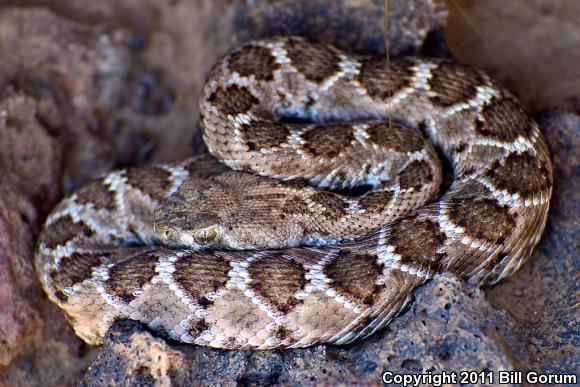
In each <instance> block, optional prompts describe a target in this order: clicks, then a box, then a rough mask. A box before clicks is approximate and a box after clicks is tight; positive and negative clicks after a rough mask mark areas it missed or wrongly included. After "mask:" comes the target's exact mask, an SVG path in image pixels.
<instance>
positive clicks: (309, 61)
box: [285, 39, 340, 83]
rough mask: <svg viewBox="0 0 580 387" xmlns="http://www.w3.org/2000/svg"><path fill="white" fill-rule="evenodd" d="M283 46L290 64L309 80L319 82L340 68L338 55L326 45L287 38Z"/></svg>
mask: <svg viewBox="0 0 580 387" xmlns="http://www.w3.org/2000/svg"><path fill="white" fill-rule="evenodd" d="M285 48H286V51H287V52H288V57H290V59H291V60H292V65H293V66H294V67H295V68H296V69H297V70H298V71H299V72H300V74H302V75H303V76H304V77H305V78H306V79H308V80H310V81H313V82H316V83H320V82H322V81H324V80H325V79H327V78H329V77H331V76H332V75H334V74H336V73H337V72H338V71H339V70H340V67H339V65H338V63H339V57H338V55H337V54H336V52H334V51H333V50H332V49H328V46H326V45H323V44H317V43H310V42H309V43H306V42H304V41H303V40H302V39H289V40H288V42H287V44H286V46H285Z"/></svg>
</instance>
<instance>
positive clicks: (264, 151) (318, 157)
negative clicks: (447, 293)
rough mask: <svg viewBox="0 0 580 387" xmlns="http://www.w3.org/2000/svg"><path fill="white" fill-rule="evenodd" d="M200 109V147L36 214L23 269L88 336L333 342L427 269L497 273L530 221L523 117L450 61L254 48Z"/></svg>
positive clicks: (485, 82)
mask: <svg viewBox="0 0 580 387" xmlns="http://www.w3.org/2000/svg"><path fill="white" fill-rule="evenodd" d="M200 107H201V124H202V130H203V137H204V140H205V142H206V144H207V146H208V148H209V150H210V153H211V155H202V156H198V157H194V158H191V159H187V160H184V161H181V162H176V163H170V164H159V165H152V166H147V167H142V168H129V169H123V170H116V171H113V172H111V173H109V174H107V175H105V176H101V177H99V178H97V179H95V180H93V181H91V182H89V183H88V184H86V185H85V186H83V187H81V188H79V189H77V190H76V191H74V192H73V193H71V194H70V195H69V196H67V197H66V198H64V199H63V200H62V201H61V203H60V204H59V205H57V207H56V208H55V209H54V210H53V212H52V213H51V214H50V215H49V216H48V218H47V220H46V223H45V225H44V228H43V230H42V232H41V235H40V237H39V243H38V248H37V253H36V267H37V271H38V273H39V276H40V279H41V282H42V284H43V287H44V289H45V291H46V293H47V294H48V296H49V298H50V299H51V300H52V301H53V302H55V303H56V304H57V305H58V306H59V307H60V308H62V309H63V310H64V312H65V313H66V315H67V317H68V319H69V321H70V322H71V323H72V325H73V326H74V329H75V331H76V333H77V334H78V335H79V336H80V337H81V338H83V339H84V340H85V341H87V342H88V343H91V344H99V343H101V342H102V340H103V336H104V334H105V332H106V331H107V329H108V328H109V327H110V326H111V324H112V323H113V322H114V321H116V320H119V319H133V320H138V321H141V322H143V323H145V324H147V325H148V326H149V327H150V328H152V329H154V330H156V331H158V332H160V333H161V334H163V335H165V336H167V337H170V338H173V339H175V340H179V341H182V342H186V343H195V344H199V345H207V346H212V347H218V348H228V349H235V348H245V349H268V348H296V347H304V346H308V345H312V344H315V343H333V344H345V343H349V342H352V341H354V340H357V339H359V338H363V337H366V336H368V335H370V334H372V333H373V332H375V331H376V330H377V329H379V328H381V327H383V326H384V325H385V324H387V323H388V322H389V321H390V320H391V319H392V318H393V317H394V316H395V315H396V314H397V313H398V312H399V311H400V310H401V309H402V308H403V307H404V305H405V304H407V303H408V302H409V301H410V300H411V299H412V292H413V290H414V289H415V288H416V287H417V286H419V285H421V284H423V283H424V282H425V281H427V280H428V279H429V278H431V277H432V276H433V275H435V274H437V273H442V272H451V273H454V274H455V275H457V276H459V277H461V278H463V279H465V280H467V281H469V282H470V283H473V284H477V285H481V284H492V283H495V282H497V281H499V280H500V279H502V278H505V277H507V276H510V275H512V274H513V273H514V272H515V271H516V270H517V269H518V268H519V267H520V266H521V265H522V263H523V262H524V261H525V260H526V259H527V257H528V256H529V255H530V253H531V251H532V250H533V248H534V246H535V245H536V244H537V243H538V241H539V239H540V236H541V234H542V231H543V229H544V227H545V224H546V219H547V216H548V207H549V200H550V196H551V192H552V165H551V162H550V158H549V154H548V150H547V147H546V144H545V142H544V139H543V137H542V135H541V133H540V130H539V128H538V125H537V124H536V123H535V122H534V120H533V119H532V118H531V117H530V116H529V115H528V114H527V113H526V112H525V111H524V109H523V108H522V106H521V105H520V103H519V102H518V101H517V99H516V98H515V97H514V96H513V95H511V94H510V93H509V92H508V91H506V90H504V89H502V88H501V87H499V86H498V85H497V84H496V83H495V82H494V81H492V80H491V79H490V78H489V77H488V76H486V75H485V74H484V73H482V72H480V71H477V70H474V69H471V68H469V67H467V66H464V65H461V64H458V63H455V62H453V61H450V60H441V59H420V58H411V57H410V58H401V59H397V60H393V61H391V63H390V71H386V63H385V61H384V60H382V59H378V58H372V57H364V56H359V55H354V54H348V53H345V52H342V51H340V50H338V49H337V48H334V47H332V46H329V45H325V44H322V43H314V42H309V41H306V40H304V39H302V38H297V37H286V38H273V39H266V40H259V41H253V42H249V43H247V44H245V45H243V46H242V47H239V48H237V49H235V50H234V51H232V52H231V53H229V54H228V55H227V56H226V57H225V58H223V59H222V60H221V61H220V62H219V63H218V64H217V65H216V66H215V67H214V69H213V71H212V72H211V74H210V76H209V79H208V80H207V83H206V84H205V86H204V88H203V90H202V94H201V98H200ZM438 154H439V155H441V156H442V158H443V159H444V160H447V161H448V164H449V165H450V169H451V175H452V178H453V180H452V182H451V183H450V185H449V184H448V187H446V188H444V189H440V185H441V181H442V180H444V179H443V177H442V170H444V168H443V167H441V162H440V161H439V156H438ZM218 160H219V161H218ZM234 170H236V171H234ZM357 189H358V190H359V191H358V194H357Z"/></svg>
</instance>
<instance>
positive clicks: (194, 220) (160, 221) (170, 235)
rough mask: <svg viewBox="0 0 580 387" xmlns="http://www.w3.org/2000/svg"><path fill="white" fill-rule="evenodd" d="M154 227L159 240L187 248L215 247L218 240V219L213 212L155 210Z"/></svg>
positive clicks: (219, 231)
mask: <svg viewBox="0 0 580 387" xmlns="http://www.w3.org/2000/svg"><path fill="white" fill-rule="evenodd" d="M154 229H155V234H156V235H157V237H158V238H159V240H160V241H161V242H162V243H163V244H166V245H170V246H177V247H185V248H188V249H194V250H198V249H205V248H212V247H217V245H218V244H219V240H220V235H221V234H222V233H221V227H220V219H219V217H218V216H216V215H215V214H213V213H209V212H198V213H195V214H189V213H187V212H181V211H178V212H174V211H169V212H168V211H164V209H163V207H162V208H158V209H156V210H155V213H154Z"/></svg>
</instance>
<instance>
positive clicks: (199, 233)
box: [193, 226, 218, 245]
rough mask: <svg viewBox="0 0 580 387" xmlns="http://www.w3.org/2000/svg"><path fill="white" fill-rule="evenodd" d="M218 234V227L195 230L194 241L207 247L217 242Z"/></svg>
mask: <svg viewBox="0 0 580 387" xmlns="http://www.w3.org/2000/svg"><path fill="white" fill-rule="evenodd" d="M217 234H218V232H217V227H216V226H209V227H206V228H202V229H201V230H195V231H194V232H193V239H194V240H195V241H196V242H197V243H199V244H200V245H207V244H209V243H211V242H213V241H214V240H215V238H216V237H217Z"/></svg>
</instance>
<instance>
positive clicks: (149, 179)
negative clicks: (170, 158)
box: [124, 167, 171, 200]
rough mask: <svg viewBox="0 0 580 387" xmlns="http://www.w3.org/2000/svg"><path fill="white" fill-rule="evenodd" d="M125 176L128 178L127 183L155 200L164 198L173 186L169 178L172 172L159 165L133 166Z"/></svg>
mask: <svg viewBox="0 0 580 387" xmlns="http://www.w3.org/2000/svg"><path fill="white" fill-rule="evenodd" d="M124 176H125V177H126V178H127V184H129V185H131V186H133V187H136V188H138V189H139V190H140V191H141V192H143V193H145V194H147V195H149V196H150V197H151V198H153V199H155V200H162V199H164V198H165V196H166V192H167V189H168V188H169V187H170V186H171V181H170V180H169V177H170V176H171V173H169V172H167V171H166V170H164V169H161V168H158V167H145V168H131V169H128V170H127V171H126V172H125V173H124Z"/></svg>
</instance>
